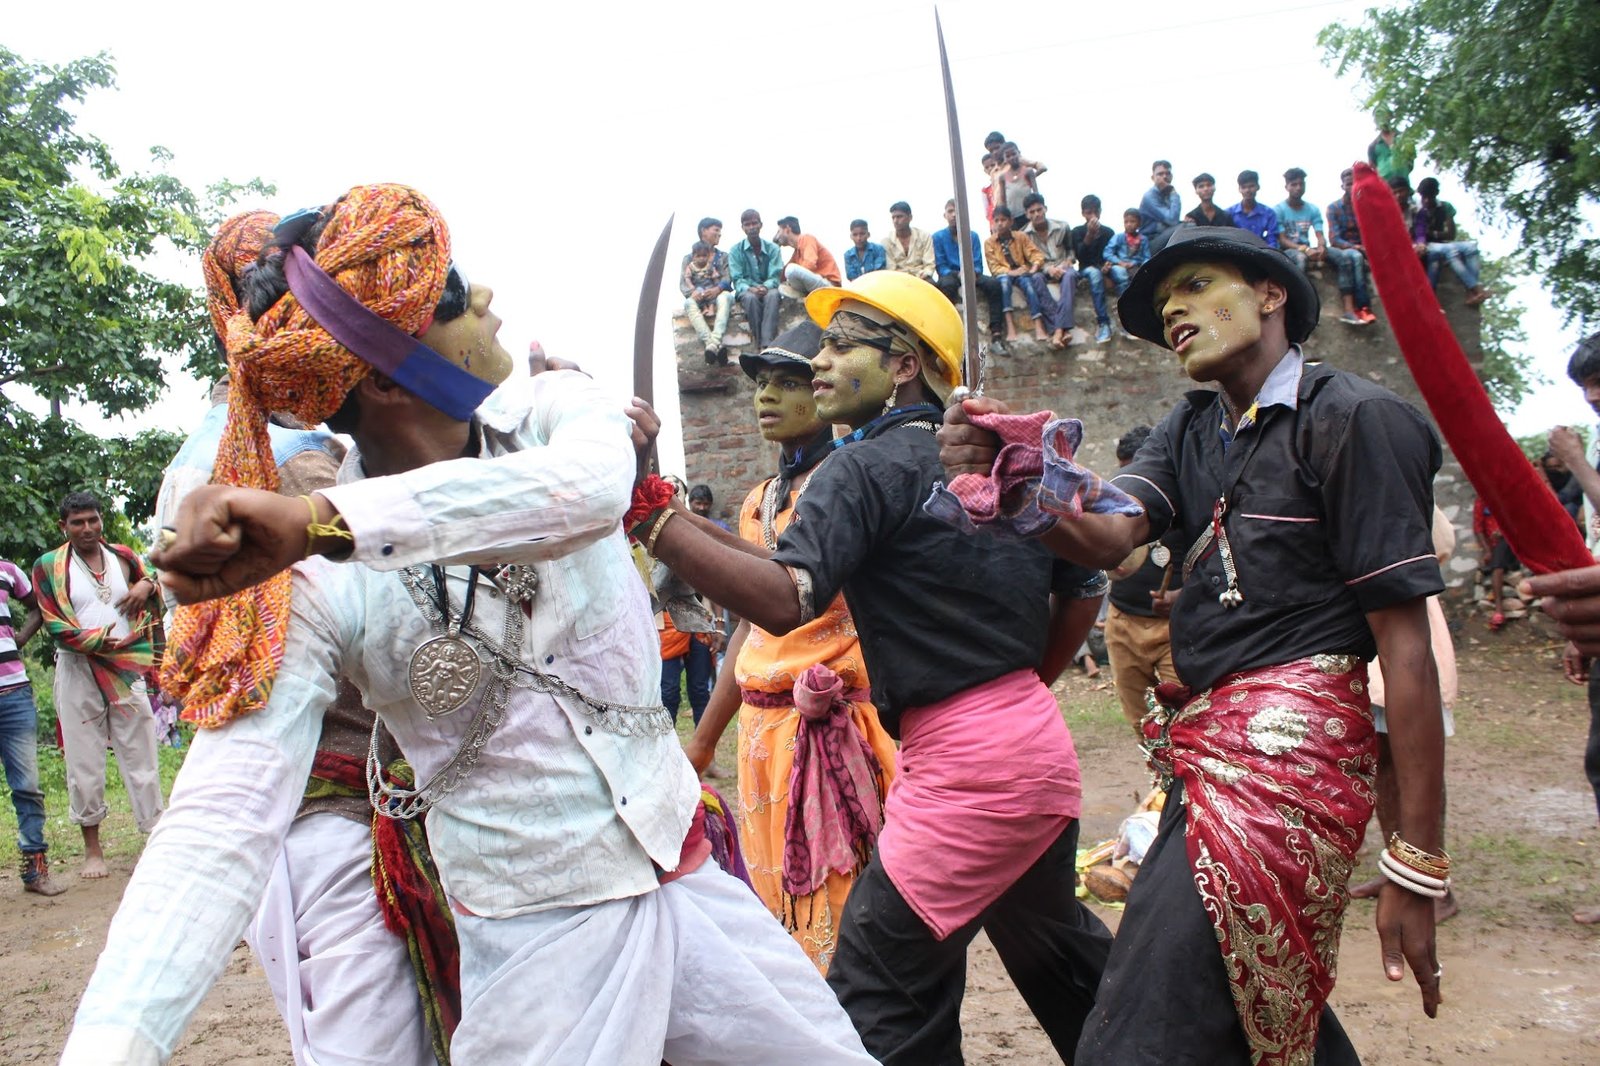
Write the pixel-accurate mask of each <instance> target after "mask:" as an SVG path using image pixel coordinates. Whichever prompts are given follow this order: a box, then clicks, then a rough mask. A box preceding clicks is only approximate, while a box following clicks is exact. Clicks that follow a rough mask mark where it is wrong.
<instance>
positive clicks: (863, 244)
mask: <svg viewBox="0 0 1600 1066" xmlns="http://www.w3.org/2000/svg"><path fill="white" fill-rule="evenodd" d="M871 236H872V232H871V231H870V230H869V229H868V228H867V220H866V219H864V218H858V219H856V220H855V221H854V222H852V223H850V247H849V248H846V249H845V252H844V276H845V277H847V278H849V279H850V280H851V281H854V280H856V279H857V278H859V277H860V276H861V275H863V274H870V273H872V272H873V271H874V270H885V269H887V268H888V266H889V262H888V253H887V252H886V251H885V250H884V247H883V245H881V244H878V243H876V242H874V241H871V240H868V238H869V237H871Z"/></svg>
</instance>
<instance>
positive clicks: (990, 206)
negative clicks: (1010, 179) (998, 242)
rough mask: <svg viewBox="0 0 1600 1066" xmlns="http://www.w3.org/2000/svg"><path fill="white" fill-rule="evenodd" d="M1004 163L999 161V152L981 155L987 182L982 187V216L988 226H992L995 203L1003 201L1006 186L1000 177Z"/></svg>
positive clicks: (991, 227)
mask: <svg viewBox="0 0 1600 1066" xmlns="http://www.w3.org/2000/svg"><path fill="white" fill-rule="evenodd" d="M1004 169H1005V163H1003V162H1001V160H1000V155H999V153H997V152H995V153H990V154H987V155H985V156H984V157H983V177H984V181H985V182H987V184H986V185H984V187H983V217H984V221H986V222H988V223H989V228H990V229H991V230H992V229H993V228H994V209H995V205H997V204H1001V203H1004V202H1005V195H1006V186H1005V182H1004V181H1003V180H1002V179H1001V177H1000V174H1001V171H1003V170H1004Z"/></svg>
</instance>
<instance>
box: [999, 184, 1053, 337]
mask: <svg viewBox="0 0 1600 1066" xmlns="http://www.w3.org/2000/svg"><path fill="white" fill-rule="evenodd" d="M1014 222H1015V219H1013V218H1012V217H1011V209H1010V208H1009V207H1007V206H1006V205H1004V204H1001V205H1000V206H998V207H996V208H995V209H994V236H992V237H990V238H989V239H988V240H986V241H984V242H983V258H984V262H985V263H987V264H988V267H989V272H990V273H991V274H993V275H994V276H995V277H996V278H998V279H1000V306H1001V309H1002V311H1003V313H1004V314H1005V320H1006V340H1008V341H1009V340H1016V337H1017V328H1016V326H1014V325H1013V324H1012V322H1011V293H1012V291H1013V290H1014V289H1021V290H1022V295H1023V298H1024V299H1026V300H1027V301H1028V316H1029V317H1030V318H1032V319H1033V336H1034V339H1035V340H1041V341H1042V340H1048V339H1049V337H1050V335H1049V334H1048V333H1046V332H1045V331H1044V305H1045V302H1046V301H1048V303H1049V306H1050V312H1051V314H1052V315H1053V314H1054V313H1055V301H1054V300H1052V299H1051V298H1050V290H1049V289H1048V288H1047V287H1046V286H1045V283H1044V255H1043V254H1042V253H1041V252H1040V251H1039V249H1038V248H1036V247H1034V244H1033V242H1032V241H1030V240H1028V239H1027V238H1026V237H1021V236H1018V235H1017V234H1016V233H1014V232H1013V231H1012V229H1011V226H1012V224H1013V223H1014ZM1041 294H1042V296H1043V299H1040V296H1041Z"/></svg>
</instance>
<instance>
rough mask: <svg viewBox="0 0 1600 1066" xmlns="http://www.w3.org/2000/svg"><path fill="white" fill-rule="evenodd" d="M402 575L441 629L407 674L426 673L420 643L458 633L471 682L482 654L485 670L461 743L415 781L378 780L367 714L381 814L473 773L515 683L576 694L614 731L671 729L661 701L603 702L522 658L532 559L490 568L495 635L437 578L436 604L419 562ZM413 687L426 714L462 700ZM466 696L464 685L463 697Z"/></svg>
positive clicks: (405, 809)
mask: <svg viewBox="0 0 1600 1066" xmlns="http://www.w3.org/2000/svg"><path fill="white" fill-rule="evenodd" d="M400 581H401V584H403V585H404V586H405V588H406V592H407V593H409V594H410V596H411V600H412V602H413V603H415V604H416V605H417V609H418V610H420V611H421V612H422V616H423V617H424V618H425V619H427V620H428V624H429V625H431V626H432V627H433V628H434V629H436V630H443V631H444V636H442V637H440V636H435V637H431V638H429V639H428V640H426V641H424V642H423V643H422V645H421V646H419V647H418V648H417V650H416V652H413V653H412V657H411V667H410V670H409V675H410V677H411V678H413V679H414V678H416V677H417V676H418V675H419V672H420V673H421V674H422V676H424V677H425V678H426V677H427V676H428V674H427V671H426V670H425V669H423V667H424V666H425V665H426V664H422V665H419V659H420V658H421V657H422V656H423V653H424V651H426V650H427V649H428V648H429V647H430V646H433V645H435V644H436V642H439V641H441V640H454V641H457V642H458V643H460V644H461V645H462V646H463V647H464V648H465V649H466V650H467V651H468V652H469V653H470V654H471V655H472V657H473V668H472V670H471V672H472V675H473V678H474V686H475V685H476V680H477V678H478V677H479V676H480V675H479V673H478V671H479V670H480V669H481V664H482V661H483V657H484V656H485V655H487V659H488V666H489V671H490V677H489V682H488V684H487V686H486V687H485V688H484V691H483V697H482V701H481V703H480V705H479V708H478V713H477V715H476V716H474V718H473V720H472V723H471V725H469V726H468V727H467V732H466V734H465V735H464V736H463V737H462V738H461V745H460V747H458V748H457V749H456V753H455V754H454V755H453V756H451V758H450V761H449V762H447V763H445V765H444V766H442V767H440V768H439V769H438V770H437V771H436V772H435V773H434V774H433V775H432V776H431V777H429V778H428V780H427V782H426V783H425V784H423V785H422V786H421V787H420V788H416V789H405V788H398V787H395V786H393V785H390V784H388V783H387V782H385V781H384V780H383V766H382V763H381V761H380V758H379V754H378V723H377V722H376V721H374V722H373V726H372V736H371V738H370V740H369V742H368V747H367V796H368V798H369V799H370V800H371V802H372V806H373V809H374V810H376V811H377V812H378V813H379V814H381V815H383V816H384V817H386V818H402V819H403V818H414V817H416V816H417V815H419V814H421V813H423V812H424V811H426V810H427V809H428V808H429V807H432V806H433V805H434V804H435V803H437V802H438V801H439V800H441V799H443V798H444V797H445V796H447V795H449V794H450V793H451V792H454V791H455V790H456V789H457V788H459V787H460V785H461V783H462V782H463V781H465V780H466V779H467V777H468V775H469V774H470V773H471V771H472V768H473V766H475V765H476V764H477V761H478V758H479V757H480V755H481V754H482V752H483V748H484V745H485V744H487V743H488V741H489V738H490V737H491V736H492V735H493V734H494V731H495V730H496V729H497V728H499V726H500V723H501V722H503V721H505V717H506V709H507V707H508V705H509V701H510V696H511V690H512V689H513V688H522V689H531V690H533V691H535V692H542V693H545V694H547V695H551V696H564V697H566V698H567V699H569V700H572V701H574V702H576V703H577V705H578V709H579V711H580V712H581V713H583V714H584V715H585V716H586V717H587V718H589V719H590V720H591V721H592V722H594V723H595V724H596V725H597V726H599V727H600V728H601V729H603V730H605V731H606V732H608V733H612V734H614V735H616V736H627V737H632V736H640V737H659V736H665V735H666V734H668V733H670V732H671V731H672V728H673V726H672V716H671V715H670V714H668V713H667V709H666V708H665V707H663V706H662V705H661V704H659V703H657V704H655V705H653V706H633V705H630V704H620V703H609V702H607V701H605V700H600V699H596V698H595V697H593V696H589V695H587V694H585V693H583V692H581V691H579V690H578V689H576V688H574V687H573V686H571V685H569V684H567V683H566V682H565V681H563V680H561V678H559V677H557V676H556V675H554V674H548V673H545V672H544V671H542V670H540V669H539V668H538V667H536V666H532V665H530V664H528V663H526V662H523V659H522V636H523V619H524V615H523V605H524V604H526V603H531V602H532V601H533V598H534V594H535V591H536V589H537V580H536V574H535V571H534V570H533V568H532V567H526V566H518V565H512V566H507V567H503V568H502V569H501V570H500V571H499V572H498V573H497V574H496V576H495V581H496V584H498V585H499V586H500V587H501V588H502V589H503V590H504V591H505V593H506V596H507V602H506V604H505V627H504V630H503V632H502V634H501V639H500V640H499V641H496V640H495V639H494V638H492V637H490V636H489V635H488V634H487V633H485V632H484V631H483V630H482V629H480V628H479V627H478V626H477V625H476V624H474V623H473V622H472V620H471V618H470V617H469V616H468V612H467V610H466V605H465V604H463V608H462V610H461V611H460V612H456V611H454V610H452V606H453V605H452V604H451V602H450V597H449V593H448V591H443V584H442V583H441V584H440V585H439V589H440V590H441V591H443V595H442V597H441V598H442V600H443V604H442V607H441V603H440V601H439V599H436V598H435V597H434V596H430V595H429V594H428V590H427V589H426V588H425V587H424V584H423V571H422V570H421V568H419V567H414V566H408V567H405V568H404V569H402V570H401V571H400ZM454 656H455V652H454V650H453V649H452V651H451V658H452V661H453V659H454ZM434 658H435V661H436V662H443V661H444V659H443V657H442V656H435V657H434ZM435 669H445V670H446V672H449V671H453V670H457V669H460V667H457V666H450V667H447V668H441V667H437V666H436V667H435ZM453 687H454V683H453V682H450V683H446V684H444V685H442V686H441V688H442V689H444V690H449V689H452V688H453ZM412 695H413V696H414V697H416V698H417V701H418V703H419V704H421V705H422V706H423V710H424V712H425V713H427V714H428V718H429V719H430V720H432V719H434V718H437V717H441V716H442V714H449V713H453V712H454V711H455V710H458V709H460V707H461V706H462V705H464V704H465V703H466V702H467V701H466V700H461V701H459V702H457V703H456V705H455V706H454V707H452V708H450V710H447V711H443V712H442V714H435V713H429V708H428V706H427V705H426V704H425V703H423V701H422V698H421V696H419V695H418V693H417V690H416V686H415V683H413V689H412ZM470 696H471V691H470V690H469V692H468V698H470Z"/></svg>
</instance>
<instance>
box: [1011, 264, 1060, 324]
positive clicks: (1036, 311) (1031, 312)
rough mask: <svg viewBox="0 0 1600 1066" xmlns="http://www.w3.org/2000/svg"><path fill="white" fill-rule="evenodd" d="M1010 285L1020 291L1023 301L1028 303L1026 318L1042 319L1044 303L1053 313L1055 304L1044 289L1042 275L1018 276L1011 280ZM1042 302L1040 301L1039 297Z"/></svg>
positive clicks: (1048, 291)
mask: <svg viewBox="0 0 1600 1066" xmlns="http://www.w3.org/2000/svg"><path fill="white" fill-rule="evenodd" d="M1011 284H1012V285H1014V286H1015V287H1016V288H1019V289H1021V290H1022V297H1023V299H1025V300H1027V301H1028V317H1029V318H1043V317H1044V316H1045V308H1044V306H1043V305H1044V303H1045V302H1046V301H1048V302H1049V304H1050V308H1049V310H1050V311H1051V312H1054V311H1055V305H1056V302H1055V301H1054V300H1052V299H1051V298H1050V290H1049V289H1048V288H1046V287H1045V283H1044V275H1043V274H1020V275H1018V276H1017V277H1014V278H1012V279H1011ZM1041 294H1042V295H1043V296H1044V300H1040V299H1039V297H1040V295H1041Z"/></svg>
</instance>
